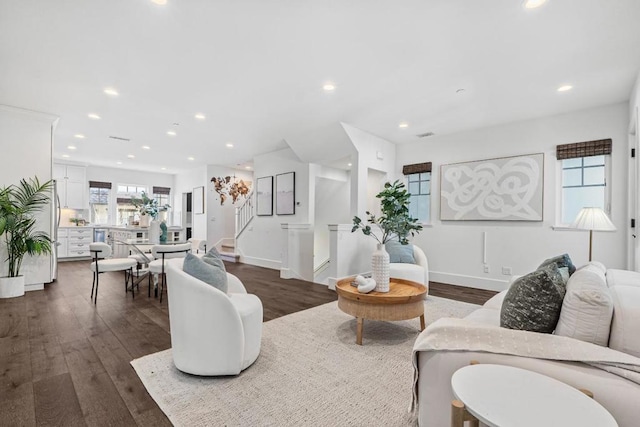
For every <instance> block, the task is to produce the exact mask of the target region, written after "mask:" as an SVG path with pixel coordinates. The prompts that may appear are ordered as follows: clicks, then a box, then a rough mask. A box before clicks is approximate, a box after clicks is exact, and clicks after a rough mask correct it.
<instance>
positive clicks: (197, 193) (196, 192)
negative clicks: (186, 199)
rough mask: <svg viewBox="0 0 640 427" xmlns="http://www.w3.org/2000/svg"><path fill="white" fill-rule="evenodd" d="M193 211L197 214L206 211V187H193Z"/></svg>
mask: <svg viewBox="0 0 640 427" xmlns="http://www.w3.org/2000/svg"><path fill="white" fill-rule="evenodd" d="M193 213H194V214H196V215H200V214H203V213H204V187H196V188H194V189H193Z"/></svg>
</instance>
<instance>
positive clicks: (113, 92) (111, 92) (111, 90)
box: [103, 87, 120, 96]
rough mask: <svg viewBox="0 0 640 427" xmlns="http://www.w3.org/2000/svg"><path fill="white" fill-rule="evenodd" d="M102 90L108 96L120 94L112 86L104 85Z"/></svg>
mask: <svg viewBox="0 0 640 427" xmlns="http://www.w3.org/2000/svg"><path fill="white" fill-rule="evenodd" d="M103 92H104V93H106V94H107V95H109V96H118V95H120V94H119V93H118V91H117V90H115V89H114V88H112V87H106V88H104V90H103Z"/></svg>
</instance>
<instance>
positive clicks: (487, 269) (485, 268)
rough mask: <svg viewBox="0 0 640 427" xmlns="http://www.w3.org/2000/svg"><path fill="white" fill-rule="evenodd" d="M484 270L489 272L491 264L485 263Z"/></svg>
mask: <svg viewBox="0 0 640 427" xmlns="http://www.w3.org/2000/svg"><path fill="white" fill-rule="evenodd" d="M484 272H485V273H488V272H489V264H485V265H484Z"/></svg>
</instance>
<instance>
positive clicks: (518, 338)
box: [410, 318, 640, 417]
mask: <svg viewBox="0 0 640 427" xmlns="http://www.w3.org/2000/svg"><path fill="white" fill-rule="evenodd" d="M440 350H451V351H456V350H457V351H478V352H486V353H496V354H510V355H514V356H523V357H533V358H537V359H547V360H557V361H567V362H582V363H586V364H588V365H591V366H593V367H596V368H599V369H603V370H605V371H607V372H609V373H612V374H614V375H619V376H621V377H623V378H626V379H627V380H629V381H633V382H634V383H637V384H640V358H637V357H634V356H631V355H629V354H626V353H621V352H619V351H615V350H612V349H610V348H608V347H601V346H599V345H596V344H591V343H588V342H584V341H579V340H576V339H573V338H569V337H562V336H559V335H550V334H541V333H537V332H528V331H518V330H513V329H506V328H500V327H496V326H487V325H482V324H478V323H476V322H472V321H469V320H465V319H449V318H442V319H438V320H437V321H435V322H433V323H432V324H431V325H429V327H427V329H425V330H424V331H423V332H422V333H421V334H420V335H419V336H418V338H417V339H416V342H415V344H414V345H413V401H412V403H411V407H410V411H411V412H412V414H413V416H414V417H415V416H417V412H418V375H419V372H418V352H419V351H440Z"/></svg>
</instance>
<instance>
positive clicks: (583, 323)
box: [554, 265, 613, 346]
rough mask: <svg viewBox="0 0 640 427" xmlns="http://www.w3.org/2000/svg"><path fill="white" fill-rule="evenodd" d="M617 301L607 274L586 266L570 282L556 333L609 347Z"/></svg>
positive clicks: (596, 268) (574, 274)
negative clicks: (611, 292) (613, 296)
mask: <svg viewBox="0 0 640 427" xmlns="http://www.w3.org/2000/svg"><path fill="white" fill-rule="evenodd" d="M612 315H613V301H612V299H611V295H610V292H609V289H608V288H607V284H606V279H605V277H604V272H603V271H602V270H601V269H600V268H599V267H598V266H591V265H586V266H584V267H582V268H581V269H579V270H578V271H576V272H575V273H573V275H572V276H571V277H570V278H569V281H568V282H567V293H566V294H565V296H564V301H563V302H562V310H561V311H560V319H559V320H558V325H557V326H556V330H555V332H554V333H555V334H556V335H562V336H565V337H571V338H575V339H579V340H581V341H587V342H590V343H593V344H598V345H602V346H606V345H607V343H608V342H609V332H610V327H611V317H612Z"/></svg>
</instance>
